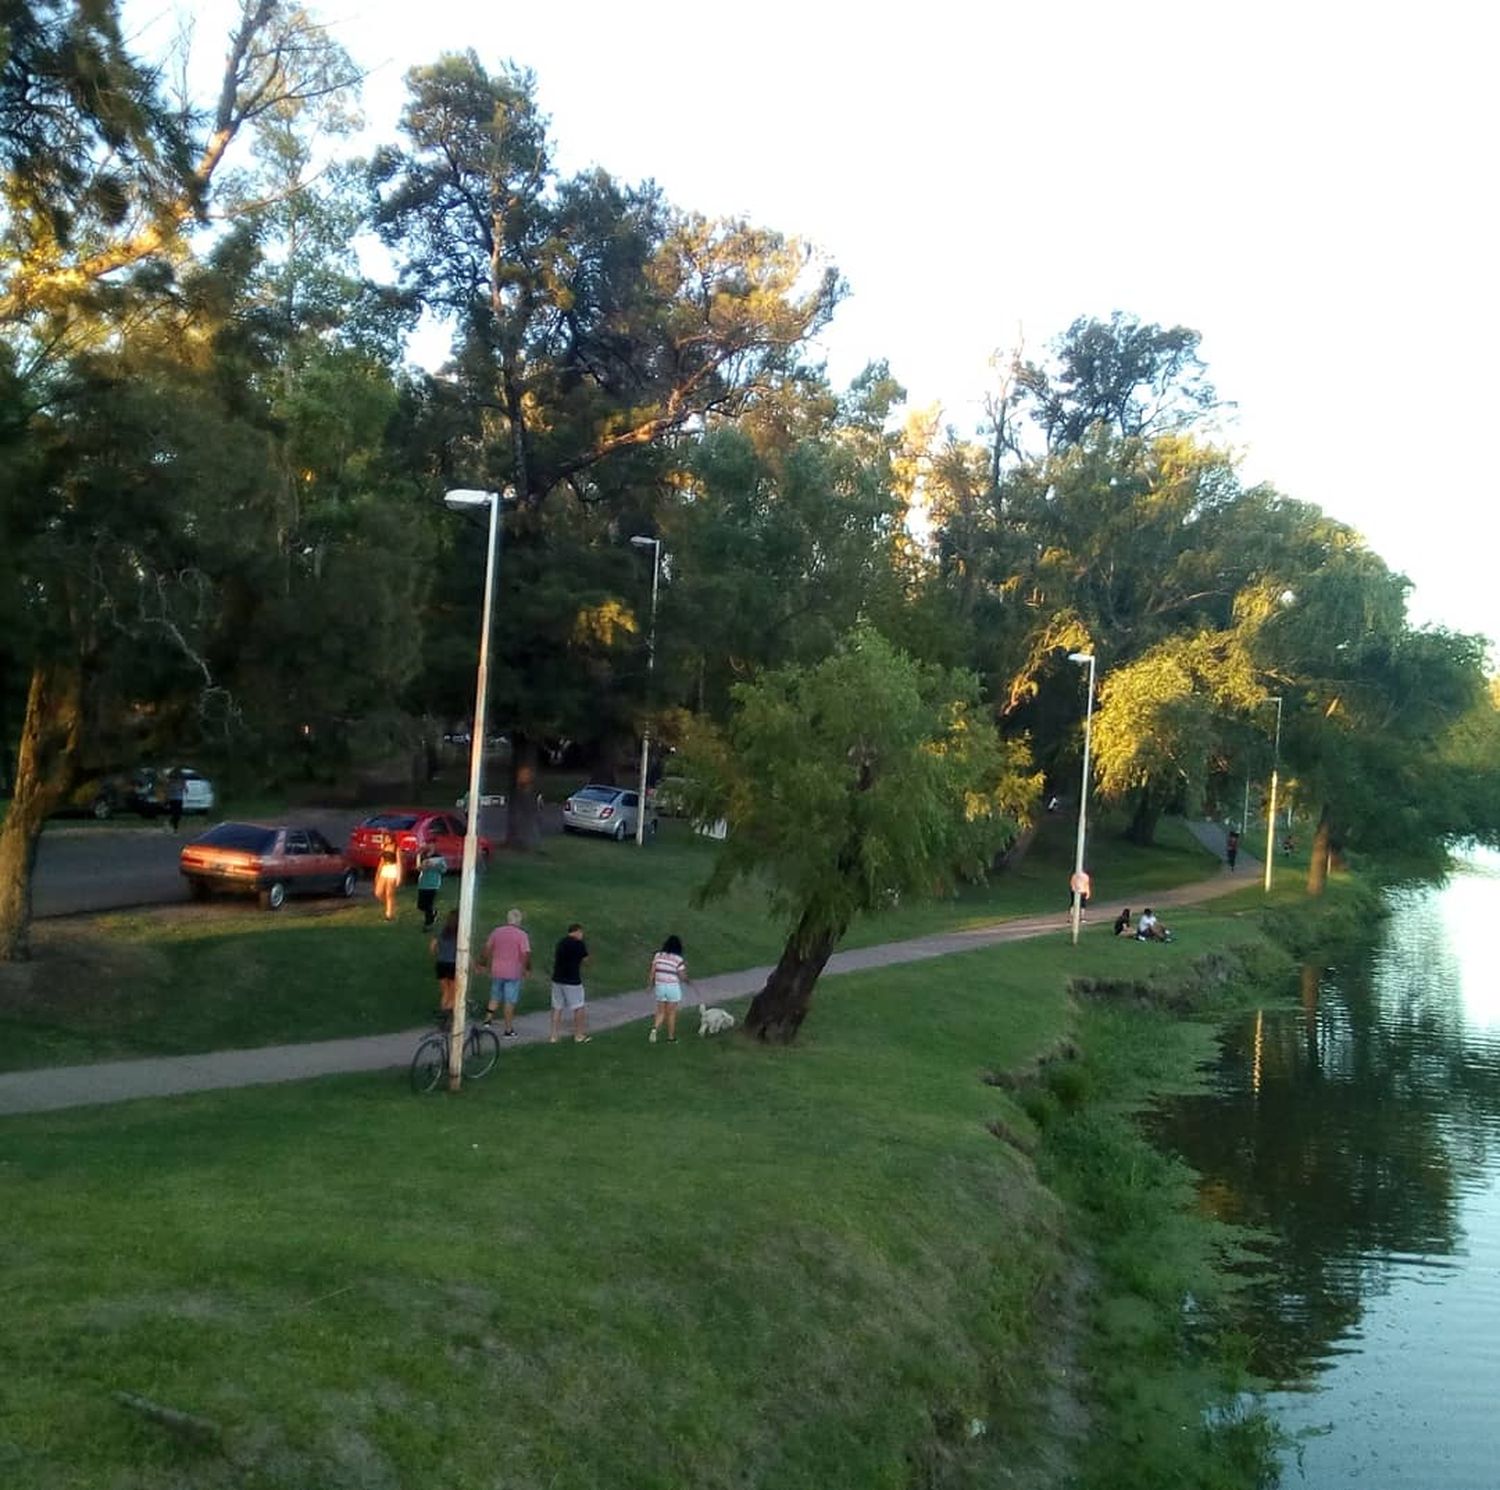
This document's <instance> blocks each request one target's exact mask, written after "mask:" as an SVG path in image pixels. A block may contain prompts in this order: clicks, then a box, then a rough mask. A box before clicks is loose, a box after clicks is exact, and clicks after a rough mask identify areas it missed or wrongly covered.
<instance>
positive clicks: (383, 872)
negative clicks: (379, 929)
mask: <svg viewBox="0 0 1500 1490" xmlns="http://www.w3.org/2000/svg"><path fill="white" fill-rule="evenodd" d="M400 888H401V856H400V855H399V854H398V853H397V852H396V848H395V845H394V844H392V843H390V842H389V841H387V844H386V847H385V848H384V849H382V850H381V853H380V863H379V864H378V865H376V867H375V898H376V900H378V901H379V902H380V903H381V905H382V906H384V907H385V918H386V920H387V921H394V920H395V919H396V892H397V891H398V890H399V889H400Z"/></svg>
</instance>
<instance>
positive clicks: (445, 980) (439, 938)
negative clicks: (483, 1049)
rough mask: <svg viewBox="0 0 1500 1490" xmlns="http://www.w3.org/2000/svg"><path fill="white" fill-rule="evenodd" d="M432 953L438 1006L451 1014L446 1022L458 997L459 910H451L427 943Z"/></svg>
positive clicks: (447, 1021)
mask: <svg viewBox="0 0 1500 1490" xmlns="http://www.w3.org/2000/svg"><path fill="white" fill-rule="evenodd" d="M427 945H428V950H429V951H431V953H432V970H433V971H434V972H435V973H436V974H437V982H438V995H439V1003H438V1007H439V1008H440V1009H441V1010H442V1011H443V1012H444V1013H445V1014H447V1015H448V1016H449V1019H448V1020H445V1021H444V1023H445V1024H447V1023H449V1022H451V1018H452V1014H453V1005H454V1002H455V1001H456V999H457V997H458V912H457V911H449V912H448V914H447V916H446V917H445V918H444V920H443V928H442V930H441V931H439V932H438V934H437V935H436V936H435V937H433V939H432V940H431V941H430V942H429V943H428V944H427Z"/></svg>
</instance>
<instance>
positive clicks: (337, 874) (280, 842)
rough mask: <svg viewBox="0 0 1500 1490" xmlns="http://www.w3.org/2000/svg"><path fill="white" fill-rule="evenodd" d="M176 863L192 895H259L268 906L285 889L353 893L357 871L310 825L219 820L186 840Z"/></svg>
mask: <svg viewBox="0 0 1500 1490" xmlns="http://www.w3.org/2000/svg"><path fill="white" fill-rule="evenodd" d="M177 867H178V869H179V870H181V872H182V876H183V878H184V879H186V880H187V882H188V888H189V889H190V890H191V891H192V892H193V896H194V898H195V899H197V900H205V899H207V897H208V896H209V895H210V894H211V893H212V892H213V891H214V890H232V891H240V892H243V893H247V894H254V895H258V896H259V897H260V903H261V905H262V906H263V907H264V908H265V909H266V910H268V911H275V910H280V909H281V907H282V905H283V903H284V902H285V901H286V898H287V896H288V895H344V896H349V895H352V894H354V890H355V887H356V886H357V885H358V883H359V874H358V872H357V871H356V870H355V868H354V866H353V865H352V864H350V862H349V861H348V859H346V858H345V857H344V856H343V854H341V853H340V852H339V851H338V850H337V849H336V848H334V846H333V845H332V844H331V843H329V841H328V840H327V839H326V838H324V836H323V835H322V834H321V833H320V832H318V830H317V829H316V828H304V827H295V826H285V825H282V824H275V825H272V824H269V823H220V824H219V825H218V826H217V827H214V828H210V829H209V830H208V832H207V833H204V834H202V835H200V836H199V837H197V838H195V839H194V840H193V841H192V842H191V843H190V844H188V845H187V846H186V847H185V848H184V849H183V850H182V853H181V854H180V855H178V859H177Z"/></svg>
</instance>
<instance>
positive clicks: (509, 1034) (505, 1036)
mask: <svg viewBox="0 0 1500 1490" xmlns="http://www.w3.org/2000/svg"><path fill="white" fill-rule="evenodd" d="M485 1023H486V1024H488V1023H489V1020H485ZM500 1038H501V1039H502V1040H514V1039H515V1038H516V1032H515V1031H514V1030H501V1031H500Z"/></svg>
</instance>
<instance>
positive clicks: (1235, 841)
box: [1224, 828, 1240, 874]
mask: <svg viewBox="0 0 1500 1490" xmlns="http://www.w3.org/2000/svg"><path fill="white" fill-rule="evenodd" d="M1239 856H1240V835H1239V830H1238V829H1236V828H1231V829H1230V830H1229V834H1228V836H1227V837H1226V838H1225V839H1224V862H1225V863H1226V864H1228V865H1229V872H1230V873H1231V874H1233V873H1234V861H1235V860H1236V859H1238V858H1239Z"/></svg>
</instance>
